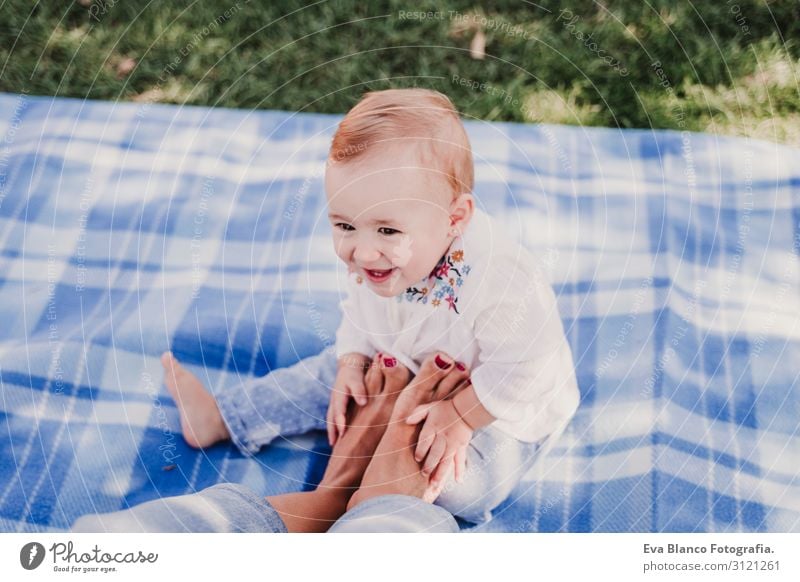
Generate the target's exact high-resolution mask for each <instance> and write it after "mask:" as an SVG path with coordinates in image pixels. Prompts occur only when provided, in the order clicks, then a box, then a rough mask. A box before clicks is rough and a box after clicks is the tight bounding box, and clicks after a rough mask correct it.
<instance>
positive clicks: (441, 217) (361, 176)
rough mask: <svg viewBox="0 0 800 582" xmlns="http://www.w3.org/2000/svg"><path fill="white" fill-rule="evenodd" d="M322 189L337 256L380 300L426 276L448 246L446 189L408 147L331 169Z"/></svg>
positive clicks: (447, 191)
mask: <svg viewBox="0 0 800 582" xmlns="http://www.w3.org/2000/svg"><path fill="white" fill-rule="evenodd" d="M325 191H326V195H327V198H328V211H329V217H330V221H331V225H332V227H333V244H334V247H335V249H336V254H337V255H338V256H339V258H340V259H342V261H344V262H345V264H347V266H348V268H349V269H350V270H351V271H355V272H357V273H358V274H360V275H361V276H362V277H363V278H364V281H365V282H366V283H367V284H368V285H369V287H370V289H371V290H372V291H374V292H375V293H376V294H378V295H380V296H382V297H391V296H394V295H399V294H400V293H402V292H403V291H405V290H406V288H407V287H409V286H411V285H413V284H415V283H417V282H419V281H420V280H421V279H423V278H424V277H427V276H428V275H429V274H430V272H431V270H433V268H434V267H435V266H436V263H437V262H438V261H439V259H440V258H441V257H442V255H443V254H444V253H445V251H446V250H447V248H448V246H449V245H450V242H451V241H452V239H451V238H449V230H450V214H449V208H448V206H447V201H449V200H450V199H451V195H450V193H451V190H450V186H449V184H448V182H447V180H446V178H445V176H444V175H442V174H441V173H439V172H437V171H436V170H435V169H432V168H426V167H423V166H422V165H421V164H420V162H419V159H418V156H416V155H414V154H413V152H409V151H408V150H407V149H406V150H397V151H395V150H386V151H382V152H376V154H375V155H373V156H370V157H369V158H367V159H364V160H358V161H357V162H355V163H333V164H331V165H329V166H328V169H327V172H326V174H325Z"/></svg>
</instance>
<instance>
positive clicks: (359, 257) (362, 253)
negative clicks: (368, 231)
mask: <svg viewBox="0 0 800 582" xmlns="http://www.w3.org/2000/svg"><path fill="white" fill-rule="evenodd" d="M353 258H355V260H356V261H358V262H359V263H372V262H375V261H377V260H378V259H380V258H381V253H380V251H379V250H378V249H376V248H375V247H370V246H365V245H360V246H357V247H356V249H355V251H354V252H353Z"/></svg>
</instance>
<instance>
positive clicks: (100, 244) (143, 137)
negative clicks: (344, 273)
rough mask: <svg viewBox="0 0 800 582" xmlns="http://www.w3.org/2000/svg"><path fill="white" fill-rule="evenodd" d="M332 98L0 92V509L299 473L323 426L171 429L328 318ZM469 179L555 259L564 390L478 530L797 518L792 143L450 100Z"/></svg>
mask: <svg viewBox="0 0 800 582" xmlns="http://www.w3.org/2000/svg"><path fill="white" fill-rule="evenodd" d="M338 120H339V116H334V115H311V114H296V113H283V112H269V111H257V112H248V111H233V110H225V109H207V108H196V107H177V106H160V105H152V104H135V103H127V104H121V103H103V102H90V101H80V100H71V99H53V98H39V97H32V96H24V95H10V94H6V95H0V135H2V136H3V138H2V140H3V141H2V142H1V143H0V241H2V242H1V243H0V249H2V252H0V322H2V324H1V325H0V384H1V385H2V401H1V402H0V415H1V416H0V530H3V531H63V530H65V529H67V528H68V527H69V525H70V524H71V523H72V521H73V520H74V519H75V518H76V517H77V516H79V515H82V514H84V513H90V512H107V511H113V510H117V509H122V508H126V507H129V506H131V505H134V504H137V503H140V502H143V501H146V500H149V499H153V498H155V497H157V496H168V495H175V494H180V493H188V492H192V491H196V490H199V489H202V488H204V487H207V486H210V485H213V484H215V483H218V482H222V481H231V482H237V483H243V484H245V485H247V486H249V487H251V488H253V489H254V490H255V491H257V492H259V493H260V494H263V495H267V494H275V493H280V492H288V491H296V490H300V489H308V488H311V487H313V484H314V483H315V482H316V481H317V480H318V479H319V477H320V475H321V472H322V470H323V468H324V465H325V460H326V454H327V452H328V449H327V446H326V444H325V438H324V436H323V435H322V434H321V433H320V434H309V435H304V436H302V437H299V438H291V439H285V440H282V441H280V442H278V443H277V444H275V445H273V446H270V447H268V448H267V449H265V450H263V451H261V453H260V454H258V455H257V456H256V458H255V459H250V458H245V457H243V456H241V455H240V454H239V453H238V452H237V451H236V450H235V449H234V448H233V447H232V446H229V445H225V444H219V445H216V446H214V447H212V448H210V449H208V450H205V451H202V452H201V451H195V450H193V449H190V448H188V447H187V446H186V445H185V444H184V442H183V440H182V437H181V436H180V423H179V418H178V415H177V411H176V408H175V406H174V403H173V402H172V399H171V398H170V396H169V394H168V393H167V391H166V389H165V387H164V386H163V383H162V381H161V369H160V364H159V361H158V355H159V354H160V353H161V352H162V351H163V350H166V349H170V348H171V349H172V350H173V351H174V352H175V353H176V355H177V356H178V357H179V359H181V360H183V361H184V362H187V363H188V365H189V367H190V369H191V370H192V371H194V372H195V373H197V374H198V375H200V377H201V378H202V379H203V381H204V383H205V384H206V385H207V386H209V387H210V389H211V390H212V391H213V392H215V393H219V392H220V391H222V390H225V388H226V386H230V385H232V384H233V383H236V382H240V381H242V380H243V379H246V378H248V377H251V376H254V375H255V376H258V375H263V374H266V373H267V372H269V370H271V369H272V368H274V367H280V366H286V365H289V364H291V363H293V362H295V361H297V360H298V359H300V358H304V357H306V356H309V355H312V354H315V353H318V352H319V351H320V350H322V349H324V348H326V347H328V346H330V345H331V341H332V338H333V335H334V331H335V329H336V327H337V323H338V320H339V318H340V314H339V312H338V310H337V303H338V301H339V298H340V293H341V289H342V284H341V283H342V279H341V269H340V267H339V266H338V265H337V262H336V261H337V260H336V257H335V256H334V254H333V250H332V245H331V243H330V231H329V227H328V226H327V225H326V219H325V207H324V195H323V182H322V179H321V176H322V170H323V164H324V159H325V156H326V149H327V146H328V144H329V140H330V137H331V135H332V133H333V130H334V129H335V125H336V123H337V122H338ZM468 131H469V134H470V137H471V139H472V143H473V146H474V150H475V154H476V177H477V185H476V196H477V198H478V200H479V204H480V205H481V206H482V207H483V208H484V209H485V210H487V211H488V212H489V213H490V214H492V215H494V216H496V217H497V218H498V219H500V220H501V221H504V222H505V223H506V224H507V225H508V229H509V231H510V232H512V233H513V234H515V235H518V236H519V237H520V238H521V240H522V241H523V242H524V243H525V244H526V245H528V246H530V247H531V248H536V249H538V250H540V251H546V252H547V253H549V254H550V256H551V257H553V258H554V260H553V261H551V264H552V267H553V272H552V274H551V276H552V280H553V284H554V287H555V289H556V292H557V295H558V300H559V308H560V310H561V314H562V317H563V320H564V323H565V328H566V330H567V335H568V338H569V341H570V343H571V345H572V349H573V353H574V355H575V362H576V367H577V374H578V380H579V384H580V389H581V396H582V401H581V406H580V410H579V412H578V414H577V416H576V418H575V420H574V422H573V423H572V424H571V425H570V427H569V428H568V430H567V432H566V433H565V434H564V436H563V437H562V439H561V441H560V442H559V443H558V445H557V446H556V447H555V448H554V449H553V451H552V452H551V454H550V455H549V457H547V459H546V460H545V461H544V462H543V463H541V464H540V465H539V466H537V467H535V468H534V469H533V470H532V471H531V473H530V474H529V475H528V476H527V477H526V479H525V480H524V481H523V483H521V485H520V486H519V487H518V488H517V490H516V491H515V493H514V495H513V496H512V497H511V498H510V499H509V500H508V501H507V502H506V503H504V504H503V505H502V506H501V507H500V508H499V509H498V510H497V511H496V517H495V519H494V520H493V521H492V522H490V523H489V524H488V525H486V526H483V527H482V528H480V529H482V530H488V531H571V532H586V531H645V532H649V531H658V532H660V531H707V532H711V531H714V532H719V531H726V532H727V531H737V532H738V531H778V532H783V531H800V482H798V478H797V471H798V467H800V446H799V445H800V440H798V418H800V381H799V380H798V370H799V369H800V364H798V362H800V315H799V314H800V303H799V302H798V297H800V288H799V287H800V285H798V281H799V280H800V152H798V151H797V150H792V149H790V148H786V147H780V146H776V145H773V144H768V143H765V142H757V141H748V140H746V139H729V138H720V137H715V136H711V135H702V134H693V133H680V132H653V131H617V130H613V129H587V128H579V127H554V126H536V125H518V124H501V123H491V124H490V123H479V122H471V123H469V124H468Z"/></svg>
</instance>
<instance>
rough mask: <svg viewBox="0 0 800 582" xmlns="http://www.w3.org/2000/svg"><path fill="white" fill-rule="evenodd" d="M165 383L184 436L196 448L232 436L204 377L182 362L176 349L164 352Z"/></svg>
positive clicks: (162, 356)
mask: <svg viewBox="0 0 800 582" xmlns="http://www.w3.org/2000/svg"><path fill="white" fill-rule="evenodd" d="M161 365H162V366H164V383H165V384H166V385H167V390H169V393H170V394H172V398H173V399H174V400H175V404H176V405H177V406H178V411H179V412H180V415H181V430H182V431H183V438H184V439H186V442H187V443H188V444H189V446H191V447H194V448H196V449H201V448H203V447H208V446H211V445H213V444H214V443H217V442H219V441H223V440H226V439H229V438H230V434H229V433H228V429H227V427H226V426H225V422H224V421H223V420H222V415H221V414H220V412H219V407H218V406H217V402H216V400H214V397H213V396H212V395H211V394H210V393H209V392H208V391H207V390H206V389H205V387H204V386H203V383H202V382H201V381H200V379H199V378H198V377H197V376H195V375H194V374H192V373H191V372H189V371H188V370H187V369H186V368H184V367H183V366H181V365H180V363H179V362H178V360H177V359H175V356H173V355H172V352H164V353H163V354H162V355H161Z"/></svg>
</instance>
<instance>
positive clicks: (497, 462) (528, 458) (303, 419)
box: [216, 348, 544, 523]
mask: <svg viewBox="0 0 800 582" xmlns="http://www.w3.org/2000/svg"><path fill="white" fill-rule="evenodd" d="M336 371H337V363H336V356H335V352H334V349H333V348H328V349H326V350H324V351H323V352H322V353H320V354H317V355H316V356H312V357H309V358H306V359H304V360H301V361H300V362H298V363H296V364H294V365H293V366H289V367H287V368H279V369H276V370H273V371H272V372H270V373H269V374H267V375H266V376H262V377H260V378H254V379H252V380H250V381H248V382H247V383H243V384H237V385H233V386H230V387H226V388H225V390H224V391H223V392H221V393H220V394H217V395H216V398H217V405H218V406H219V409H220V411H221V413H222V417H223V419H224V421H225V424H226V425H227V427H228V432H230V434H231V439H232V440H233V443H234V444H235V445H236V447H237V448H238V449H239V450H240V451H241V452H242V454H244V455H252V454H253V453H255V452H257V451H258V450H259V449H260V448H261V447H263V446H265V445H267V444H269V443H270V442H272V441H273V440H274V439H275V438H277V437H279V436H292V435H298V434H303V433H306V432H308V431H310V430H325V428H326V424H325V414H326V412H327V410H328V402H329V401H330V391H331V387H332V386H333V384H334V380H335V379H336ZM543 440H544V439H543ZM542 442H543V441H540V442H537V443H524V442H521V441H518V440H517V439H514V438H512V437H510V436H508V435H506V434H505V433H502V432H500V431H499V430H497V429H494V428H492V427H491V426H488V427H485V428H482V429H479V430H477V431H475V434H474V435H473V437H472V441H471V442H470V446H469V449H468V452H467V472H466V475H465V478H464V480H463V482H461V483H456V482H455V481H453V480H451V481H450V482H449V483H447V484H445V487H444V490H443V491H442V494H441V495H440V496H439V498H438V499H437V500H436V505H439V506H440V507H442V508H444V509H446V510H447V511H449V512H450V513H451V514H453V515H455V516H458V517H460V518H461V519H464V520H466V521H469V522H472V523H484V522H486V521H488V520H489V519H491V517H492V513H491V512H492V510H493V509H494V508H495V507H497V506H498V505H500V503H502V502H503V500H505V499H506V498H507V497H508V496H509V494H510V493H511V491H512V490H513V489H514V487H516V485H517V483H519V481H520V479H521V478H522V476H523V475H524V474H525V472H527V470H528V469H530V467H531V466H532V465H533V463H534V462H535V461H536V459H537V457H538V453H539V451H540V448H541V445H542Z"/></svg>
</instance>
